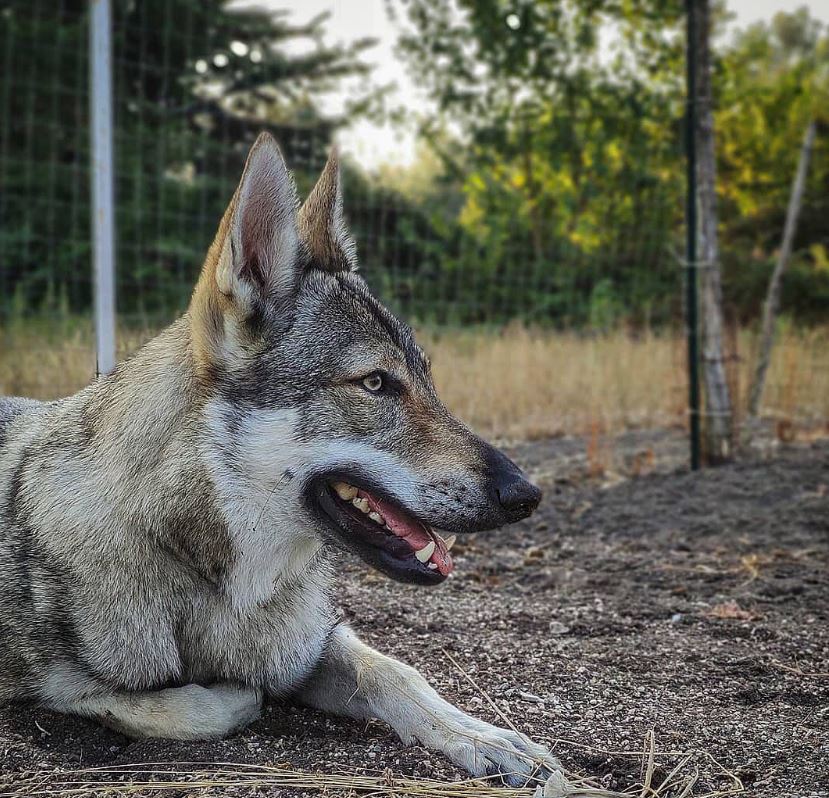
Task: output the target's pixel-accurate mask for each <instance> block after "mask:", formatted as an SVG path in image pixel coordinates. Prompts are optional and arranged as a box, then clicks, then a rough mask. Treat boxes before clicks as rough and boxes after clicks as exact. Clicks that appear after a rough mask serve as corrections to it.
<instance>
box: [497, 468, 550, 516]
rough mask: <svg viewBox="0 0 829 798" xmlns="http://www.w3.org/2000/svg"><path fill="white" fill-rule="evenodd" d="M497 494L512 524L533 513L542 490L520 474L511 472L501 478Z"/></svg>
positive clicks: (502, 508)
mask: <svg viewBox="0 0 829 798" xmlns="http://www.w3.org/2000/svg"><path fill="white" fill-rule="evenodd" d="M495 495H496V496H497V497H498V503H499V504H500V505H501V510H502V511H503V513H504V515H505V516H506V519H507V522H508V523H510V524H511V523H512V522H513V521H520V520H521V519H522V518H526V517H527V516H528V515H531V514H532V513H533V511H534V510H535V508H536V507H538V503H539V502H540V501H541V491H540V490H539V489H538V488H537V487H536V486H535V485H533V483H532V482H530V481H529V480H527V479H524V477H523V476H521V475H520V474H510V475H507V477H506V479H501V480H499V482H498V485H497V486H496V488H495Z"/></svg>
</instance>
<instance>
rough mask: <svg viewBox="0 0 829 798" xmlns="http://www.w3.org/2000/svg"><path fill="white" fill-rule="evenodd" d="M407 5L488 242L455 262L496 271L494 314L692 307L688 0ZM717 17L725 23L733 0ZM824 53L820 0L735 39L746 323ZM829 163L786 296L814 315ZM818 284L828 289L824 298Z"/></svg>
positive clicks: (721, 117) (457, 166) (443, 139)
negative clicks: (685, 118) (686, 297)
mask: <svg viewBox="0 0 829 798" xmlns="http://www.w3.org/2000/svg"><path fill="white" fill-rule="evenodd" d="M392 8H393V9H395V10H396V13H397V14H398V19H399V21H400V24H401V27H402V29H403V32H402V35H401V39H400V47H399V49H400V53H401V56H402V57H403V58H405V59H406V60H407V63H408V65H409V68H410V69H411V70H412V71H413V72H414V73H415V74H416V76H417V79H418V81H419V82H420V83H421V84H423V85H425V86H426V87H428V90H429V94H430V96H432V97H433V98H434V107H433V109H432V110H431V111H430V112H429V113H427V114H426V115H425V116H424V118H423V119H422V123H421V131H422V134H423V136H424V137H425V138H426V139H427V140H428V141H430V142H431V144H432V146H433V147H434V149H435V150H436V151H437V152H438V153H440V154H441V155H442V157H443V160H444V164H445V171H446V175H447V180H449V181H451V182H452V183H453V190H454V191H455V192H456V193H459V194H460V195H461V196H462V197H463V203H462V208H461V210H460V212H459V213H458V216H457V219H458V222H459V224H460V225H461V227H462V228H463V229H464V230H465V231H467V232H468V233H469V234H470V235H472V236H474V239H475V241H476V243H477V245H478V246H476V247H474V248H471V249H470V248H467V250H466V252H467V257H466V262H465V263H463V264H461V265H457V266H456V268H459V269H461V270H464V271H466V272H468V274H469V275H470V277H471V276H476V277H477V276H480V275H482V274H486V275H487V281H489V282H492V283H494V284H495V286H496V287H495V289H494V290H493V292H492V293H493V294H494V301H495V303H496V304H495V307H494V312H495V313H496V314H497V313H498V312H499V310H500V309H501V308H502V307H504V312H505V313H506V314H507V315H523V316H524V317H525V318H529V319H534V320H548V321H549V320H552V321H554V322H556V323H562V324H567V325H572V324H583V323H588V324H590V323H593V322H594V321H596V320H597V313H598V314H599V316H602V317H604V316H605V315H607V313H609V312H610V311H609V310H607V309H610V308H614V309H619V308H621V309H623V310H621V311H618V310H613V311H612V313H611V314H610V315H611V316H613V317H614V318H615V317H616V316H617V314H618V313H621V314H622V315H623V316H624V317H626V318H627V319H629V320H631V321H633V322H638V323H650V322H659V321H665V320H668V319H677V318H678V316H679V313H678V310H679V308H678V305H677V300H678V297H679V295H680V292H679V284H678V278H679V274H680V270H679V268H678V267H679V265H680V264H679V257H678V252H680V251H681V248H682V243H681V233H682V210H683V193H684V157H683V151H682V147H683V142H682V138H681V134H680V131H681V120H682V114H683V111H684V104H683V99H684V97H683V95H684V91H683V86H682V82H683V79H684V60H683V51H682V48H683V45H684V37H683V26H684V20H683V18H682V14H681V10H682V6H681V4H679V3H676V2H673V3H665V2H659V0H653V1H652V2H651V1H650V0H636V1H635V2H634V1H631V2H613V1H608V2H605V1H604V0H592V1H591V2H583V1H582V0H532V1H531V0H525V2H513V1H511V0H456V2H448V0H400V1H399V2H397V3H394V4H392ZM717 14H718V20H719V23H720V24H722V23H724V22H725V20H726V18H727V14H726V12H725V9H724V7H722V6H719V7H718V9H717ZM826 51H827V37H826V34H825V31H824V30H823V29H822V27H821V26H820V25H819V23H817V22H816V21H815V20H814V19H812V18H811V17H810V16H809V14H808V12H807V11H805V10H801V11H797V12H794V13H792V14H785V13H784V14H780V15H778V16H777V17H776V18H775V20H774V21H773V22H772V23H771V25H758V26H754V27H753V28H751V29H749V30H748V31H745V32H743V33H741V34H740V35H738V36H737V37H736V39H735V40H734V41H733V42H730V43H726V44H725V45H723V46H721V47H720V50H719V60H718V66H717V74H716V76H715V77H716V87H715V95H716V102H717V107H718V109H719V111H718V113H717V119H716V129H717V135H718V141H720V142H721V151H720V153H719V156H720V160H721V164H720V177H721V186H720V190H721V192H722V194H723V199H724V203H723V206H724V211H723V220H724V225H723V226H724V230H723V251H724V253H725V256H724V260H725V264H724V265H725V288H726V300H727V306H728V308H729V309H730V310H731V311H732V313H734V314H735V315H738V316H740V317H741V318H742V319H744V320H745V319H748V318H752V317H754V316H755V315H756V313H757V311H758V309H759V307H760V297H761V296H762V293H763V290H764V284H765V281H766V279H767V275H768V273H769V270H770V267H771V260H772V254H773V250H774V247H775V246H776V242H777V240H778V239H779V236H780V231H781V230H782V226H783V216H784V214H785V208H786V200H787V192H788V186H789V184H790V181H791V177H792V175H793V173H794V168H795V164H796V161H797V153H798V147H799V141H800V137H801V136H802V131H803V129H804V128H805V125H806V120H807V119H808V117H809V114H821V113H824V112H823V111H822V110H820V109H823V108H826V107H827V105H826V102H825V89H824V88H823V86H824V84H825V80H826ZM459 153H460V155H459ZM815 164H816V165H815V167H814V169H813V172H812V176H811V179H810V185H811V186H812V190H811V192H810V194H809V197H808V198H807V205H808V207H807V209H806V211H805V213H804V218H803V221H802V226H801V235H800V237H799V238H800V240H801V241H802V245H801V257H800V259H799V260H798V263H796V264H795V266H794V268H793V270H792V271H793V273H792V276H791V278H790V279H789V281H788V284H787V288H786V291H785V298H786V307H787V308H788V309H790V312H795V313H799V314H801V315H803V317H804V318H807V317H810V316H811V317H814V316H816V315H817V311H818V308H817V305H816V302H815V300H817V301H824V302H825V297H826V294H825V288H824V286H825V281H824V277H823V276H822V275H819V274H817V273H816V272H814V273H813V274H812V275H811V277H810V278H809V279H808V280H803V279H802V278H803V277H804V275H803V274H802V270H803V268H805V267H806V264H807V262H809V260H810V257H811V256H810V255H809V254H808V253H810V252H812V253H814V252H815V251H816V250H815V249H814V247H815V246H825V244H826V236H827V233H829V230H828V229H827V223H826V221H825V220H826V218H827V214H826V212H825V211H826V208H825V202H826V201H825V199H824V198H825V197H826V194H827V192H826V188H827V186H826V182H825V176H826V171H827V169H829V158H827V149H826V147H825V146H824V147H823V148H822V149H821V150H820V151H819V152H818V153H817V154H816V158H815ZM772 186H773V187H774V190H770V188H771V187H772ZM819 251H821V252H822V251H824V250H819ZM461 260H464V258H463V257H462V258H461ZM811 260H812V262H814V263H817V261H814V258H811ZM804 284H808V285H810V286H811V287H812V290H813V291H814V289H815V287H816V286H817V289H818V290H817V293H816V295H815V296H814V297H812V296H810V293H809V291H805V292H804V291H803V287H804ZM501 301H503V302H504V303H505V305H501V304H499V302H501ZM823 306H824V308H825V306H826V305H825V304H824V305H823ZM597 308H605V310H602V311H601V312H599V311H598V310H597Z"/></svg>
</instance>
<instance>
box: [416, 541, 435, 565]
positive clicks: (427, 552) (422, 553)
mask: <svg viewBox="0 0 829 798" xmlns="http://www.w3.org/2000/svg"><path fill="white" fill-rule="evenodd" d="M434 553H435V541H434V540H430V541H429V542H428V543H427V544H426V545H425V546H424V547H423V548H422V549H418V550H417V551H416V552H415V557H417V559H418V560H420V562H429V558H430V557H431V556H432V555H433V554H434Z"/></svg>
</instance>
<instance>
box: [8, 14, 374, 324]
mask: <svg viewBox="0 0 829 798" xmlns="http://www.w3.org/2000/svg"><path fill="white" fill-rule="evenodd" d="M88 5H89V4H88V3H87V2H86V0H67V1H66V2H63V3H60V4H58V5H55V4H52V3H45V2H37V1H36V2H34V3H32V2H28V0H27V1H26V2H24V1H23V0H2V2H0V48H2V49H0V63H2V65H3V67H4V68H3V79H2V81H0V120H1V121H0V291H2V293H1V294H0V296H2V297H3V298H4V299H8V298H9V297H11V296H12V295H13V294H15V292H17V293H18V294H21V293H22V295H23V296H24V297H25V300H26V304H27V305H28V306H30V307H33V306H37V305H38V304H39V303H40V302H41V301H42V300H43V299H44V298H47V297H49V296H51V295H60V296H65V297H68V301H69V305H70V306H71V307H72V308H74V309H76V310H77V309H80V308H84V307H87V306H88V303H89V301H90V295H91V290H90V279H89V275H90V251H89V249H90V243H89V224H90V222H89V197H88V182H89V176H88V170H89V157H90V156H89V145H88V94H87V92H88V77H87V9H88ZM113 15H114V25H113V40H114V70H115V96H114V101H115V124H116V131H115V149H116V158H117V165H116V172H117V200H118V203H117V204H118V209H117V210H118V216H117V226H118V244H119V252H118V258H119V262H118V265H119V271H118V277H119V308H120V309H122V310H125V311H130V310H138V311H140V312H142V313H151V312H153V311H154V310H156V309H159V310H162V311H164V312H165V313H166V312H169V311H170V310H171V309H173V308H178V307H180V306H181V305H182V303H183V302H184V301H186V297H187V292H188V291H189V288H190V286H191V284H192V277H193V275H194V273H195V270H196V269H197V268H198V266H199V262H200V259H201V258H202V257H203V254H204V251H205V248H206V246H207V244H208V243H209V241H210V237H211V236H212V234H213V231H214V230H215V226H216V223H217V221H218V218H219V216H220V214H221V212H222V210H223V207H224V205H225V204H226V202H227V200H228V198H229V196H230V193H231V192H232V190H233V187H234V185H235V181H236V180H237V179H238V175H239V173H240V171H241V165H242V162H243V159H244V157H245V154H246V152H247V149H248V147H249V145H250V143H251V142H252V140H253V138H254V136H255V134H256V133H257V132H258V131H259V130H260V129H262V128H263V127H268V128H270V129H271V130H272V131H273V132H274V133H275V134H276V135H277V137H278V138H279V140H280V143H281V145H282V147H283V149H284V150H285V151H286V156H287V158H288V159H289V161H290V162H291V164H292V165H293V166H294V168H295V169H296V170H297V173H298V176H299V179H300V182H301V183H302V184H308V183H309V182H310V179H312V178H311V173H312V172H313V171H314V170H318V169H319V167H320V166H321V164H322V163H323V162H324V157H325V150H326V148H327V146H328V145H329V143H330V136H331V131H332V129H333V128H335V127H337V126H338V125H341V124H342V123H343V122H344V118H345V116H348V115H349V114H351V113H352V112H353V111H355V110H359V109H362V110H364V109H365V105H366V104H367V103H370V101H371V99H372V96H373V93H372V92H371V91H367V92H366V93H365V94H364V95H363V96H362V97H360V98H359V99H358V100H357V101H355V105H356V106H358V107H354V106H352V107H350V108H348V109H347V110H346V114H345V115H344V116H341V117H337V118H332V117H326V116H324V115H323V114H322V113H321V112H320V110H319V101H318V98H319V97H321V96H323V95H324V93H325V92H328V91H330V90H332V89H333V88H335V87H336V86H338V85H339V83H340V82H341V81H342V80H343V79H344V78H348V77H352V76H366V75H367V73H368V71H369V67H368V66H367V65H366V64H365V63H363V62H362V60H361V54H362V53H363V52H364V51H365V50H366V49H367V48H368V47H370V46H371V44H372V43H371V42H370V41H369V40H361V41H358V42H355V43H353V44H351V45H348V46H340V45H335V46H329V45H327V44H325V43H324V41H323V35H324V32H325V22H326V18H325V16H320V17H316V18H315V19H312V20H311V21H310V22H308V23H306V24H293V23H292V22H291V21H290V20H289V19H288V17H287V14H286V13H285V12H267V11H261V10H256V9H247V8H244V9H239V8H235V7H233V4H232V3H230V2H227V0H142V1H141V2H131V1H130V0H114V3H113ZM301 187H302V188H305V187H307V185H302V186H301ZM58 287H60V290H59V291H56V289H57V288H58Z"/></svg>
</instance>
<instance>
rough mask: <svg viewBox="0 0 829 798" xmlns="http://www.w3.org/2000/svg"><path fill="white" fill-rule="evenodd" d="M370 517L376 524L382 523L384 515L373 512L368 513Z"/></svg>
mask: <svg viewBox="0 0 829 798" xmlns="http://www.w3.org/2000/svg"><path fill="white" fill-rule="evenodd" d="M368 517H369V518H370V519H371V520H372V521H374V523H375V524H380V523H382V521H383V516H382V515H380V513H375V512H371V513H369V514H368Z"/></svg>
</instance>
